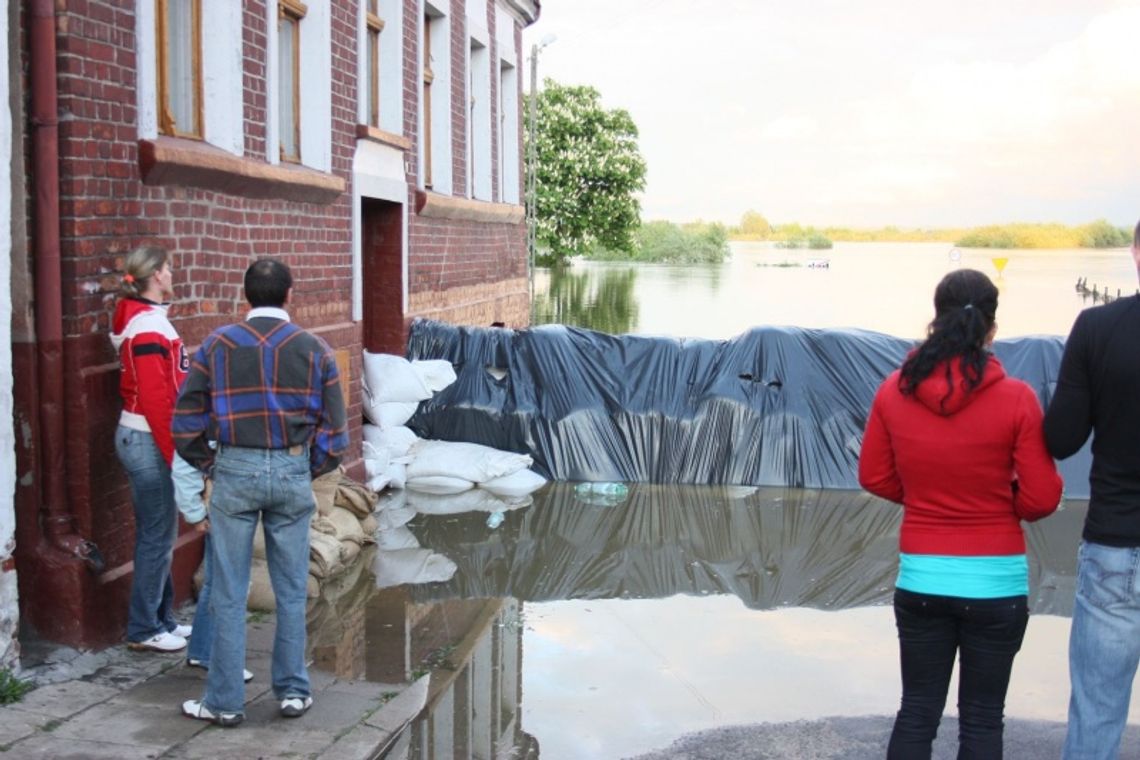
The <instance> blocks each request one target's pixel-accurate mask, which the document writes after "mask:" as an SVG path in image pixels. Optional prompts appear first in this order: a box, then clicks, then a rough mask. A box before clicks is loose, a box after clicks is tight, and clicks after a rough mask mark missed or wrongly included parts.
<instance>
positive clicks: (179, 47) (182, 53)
mask: <svg viewBox="0 0 1140 760" xmlns="http://www.w3.org/2000/svg"><path fill="white" fill-rule="evenodd" d="M155 11H156V13H155V17H156V21H157V28H156V35H155V43H156V49H157V54H158V55H157V63H158V82H157V84H158V130H159V132H160V133H161V134H164V135H173V136H177V137H194V138H199V139H201V137H202V2H201V0H158V5H157V7H156V8H155Z"/></svg>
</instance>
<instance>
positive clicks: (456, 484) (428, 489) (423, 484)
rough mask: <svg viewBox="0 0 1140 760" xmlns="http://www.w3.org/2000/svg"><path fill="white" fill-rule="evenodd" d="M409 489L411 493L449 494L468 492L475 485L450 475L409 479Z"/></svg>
mask: <svg viewBox="0 0 1140 760" xmlns="http://www.w3.org/2000/svg"><path fill="white" fill-rule="evenodd" d="M412 464H415V463H414V462H413V463H412ZM407 487H408V490H409V491H419V492H420V493H431V494H448V493H460V492H462V491H466V490H468V489H470V488H474V487H475V484H474V483H472V482H471V481H470V480H467V479H466V478H455V477H452V476H450V475H424V476H421V477H418V478H412V477H409V478H408V482H407Z"/></svg>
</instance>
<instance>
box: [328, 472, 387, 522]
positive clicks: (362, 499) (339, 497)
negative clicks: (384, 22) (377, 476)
mask: <svg viewBox="0 0 1140 760" xmlns="http://www.w3.org/2000/svg"><path fill="white" fill-rule="evenodd" d="M376 500H377V496H376V494H374V493H372V492H371V491H369V490H368V488H367V487H366V486H364V485H362V484H360V483H357V482H356V481H355V480H353V479H352V478H349V477H344V478H341V481H340V484H339V485H338V486H337V490H336V498H335V499H334V505H335V506H338V507H344V508H345V509H347V510H348V511H349V512H352V513H353V514H354V515H356V516H357V517H358V518H359V517H367V516H368V515H370V514H372V510H373V509H374V508H375V506H376ZM330 511H331V510H330Z"/></svg>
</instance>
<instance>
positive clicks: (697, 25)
mask: <svg viewBox="0 0 1140 760" xmlns="http://www.w3.org/2000/svg"><path fill="white" fill-rule="evenodd" d="M547 35H555V36H556V40H555V41H554V42H553V43H551V44H550V45H549V46H547V47H546V48H545V49H544V50H542V52H541V53H540V54H539V69H538V75H539V79H540V80H541V79H542V78H544V77H551V78H553V79H555V80H557V81H559V82H562V83H566V84H589V85H592V86H594V87H596V88H597V89H598V90H599V91H600V92H601V93H602V100H603V102H604V103H605V105H606V106H607V107H611V108H625V109H626V110H628V111H629V112H630V114H631V115H632V116H633V119H634V121H635V122H636V123H637V125H638V128H639V130H640V133H641V140H640V144H641V151H642V153H643V155H644V156H645V159H646V161H647V162H648V165H649V173H648V181H647V187H646V191H645V194H644V197H643V199H642V217H643V218H644V219H660V218H665V219H672V220H674V221H689V220H693V219H697V218H703V219H707V220H713V219H715V220H720V221H723V222H728V223H735V222H738V221H739V219H740V215H741V214H742V213H743V212H744V211H746V210H748V209H755V210H757V211H760V212H761V213H763V214H764V215H765V216H766V217H767V218H768V219H769V220H770V221H772V222H773V223H784V222H792V221H797V222H801V223H806V224H816V225H826V224H834V225H846V226H853V227H870V226H880V225H885V224H896V225H899V226H903V227H912V226H943V227H945V226H971V225H978V224H988V223H1001V222H1012V221H1030V222H1049V221H1058V222H1064V223H1069V224H1075V223H1083V222H1087V221H1091V220H1093V219H1097V218H1107V219H1108V220H1109V221H1111V222H1113V223H1114V224H1117V225H1120V226H1125V227H1129V228H1131V227H1132V226H1133V225H1134V224H1135V223H1136V220H1137V218H1140V55H1138V54H1137V50H1138V49H1140V48H1138V45H1140V42H1138V38H1140V0H958V1H957V2H914V0H859V2H850V0H803V1H802V2H789V1H788V0H720V2H715V3H710V2H695V1H694V0H543V2H542V14H541V16H540V18H539V21H538V22H537V23H536V24H534V25H533V26H531V27H530V28H529V29H527V30H526V31H525V33H524V38H523V42H524V49H525V51H526V54H527V55H528V56H529V54H530V49H531V45H532V44H534V43H536V42H539V41H540V40H542V39H543V38H545V37H546V36H547ZM522 73H523V76H524V77H525V78H526V80H525V81H526V83H527V84H526V85H525V86H526V87H529V81H530V68H529V62H528V63H527V65H526V66H525V68H524V69H523V72H522Z"/></svg>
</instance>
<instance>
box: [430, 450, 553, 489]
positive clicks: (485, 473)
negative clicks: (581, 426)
mask: <svg viewBox="0 0 1140 760" xmlns="http://www.w3.org/2000/svg"><path fill="white" fill-rule="evenodd" d="M410 453H411V455H412V456H413V457H415V458H414V459H413V460H412V463H411V464H410V465H408V481H409V482H410V481H412V480H414V479H416V478H421V477H425V476H429V475H447V476H450V477H455V478H464V479H465V480H470V481H472V482H473V483H484V482H486V481H488V480H493V479H495V478H501V477H503V476H504V475H511V474H512V473H515V472H518V471H519V470H522V469H525V468H527V467H530V466H531V465H532V464H533V463H534V460H532V459H531V458H530V457H529V456H527V455H526V454H516V453H514V452H511V451H499V450H498V449H493V448H491V447H490V446H483V445H482V444H478V443H465V442H462V441H420V442H419V443H417V444H416V445H415V446H413V447H412V450H411V452H410ZM409 487H410V486H409Z"/></svg>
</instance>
